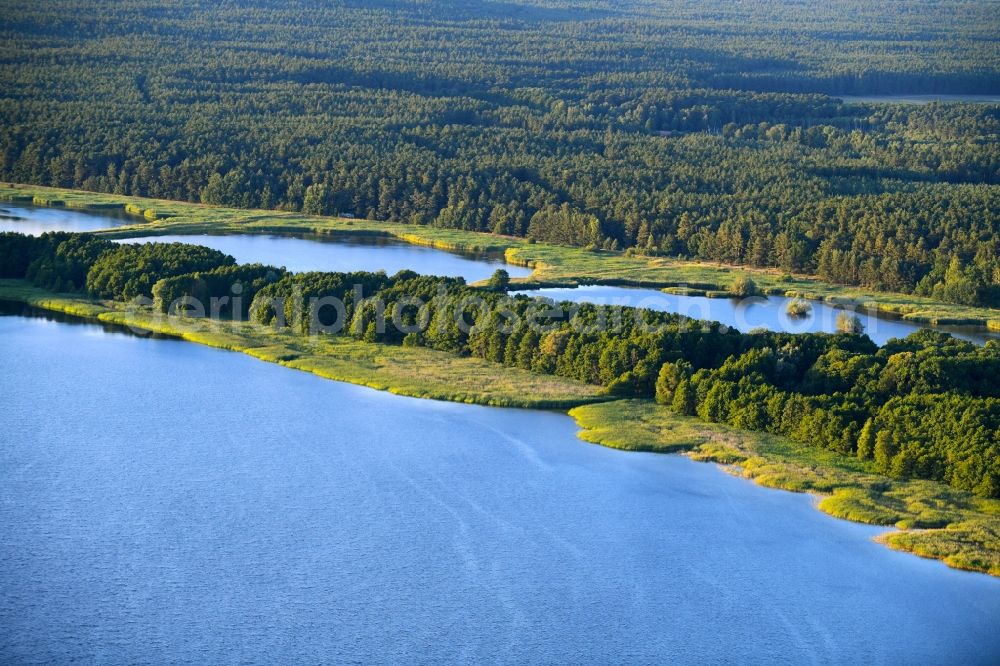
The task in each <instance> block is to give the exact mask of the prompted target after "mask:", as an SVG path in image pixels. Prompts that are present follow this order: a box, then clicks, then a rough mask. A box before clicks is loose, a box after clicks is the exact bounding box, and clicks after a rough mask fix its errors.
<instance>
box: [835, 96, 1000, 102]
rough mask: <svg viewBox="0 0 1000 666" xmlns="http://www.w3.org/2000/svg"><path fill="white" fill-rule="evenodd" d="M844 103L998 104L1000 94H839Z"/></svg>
mask: <svg viewBox="0 0 1000 666" xmlns="http://www.w3.org/2000/svg"><path fill="white" fill-rule="evenodd" d="M839 97H840V99H842V100H843V101H844V103H845V104H930V103H931V102H942V103H952V102H961V103H965V104H1000V95H839Z"/></svg>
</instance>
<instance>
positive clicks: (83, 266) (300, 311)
mask: <svg viewBox="0 0 1000 666" xmlns="http://www.w3.org/2000/svg"><path fill="white" fill-rule="evenodd" d="M0 267H2V269H0V270H2V274H0V278H4V281H3V282H2V283H0V297H2V298H5V299H13V300H20V301H23V302H27V303H30V304H33V305H36V306H39V307H44V308H49V309H54V310H60V311H63V312H67V313H70V314H75V315H79V316H86V317H96V318H97V319H99V320H101V321H106V322H110V323H117V324H122V325H127V326H132V327H140V328H144V329H148V330H153V331H157V332H161V333H166V334H171V335H177V336H180V337H183V338H185V339H188V340H192V341H195V342H201V343H204V344H209V345H213V346H216V347H222V348H227V349H233V350H238V351H243V352H245V353H248V354H251V355H254V356H256V357H258V358H261V359H264V360H269V361H273V362H278V363H282V364H284V365H288V366H290V367H293V368H298V369H303V370H308V371H311V372H315V373H316V374H319V375H322V376H325V377H329V378H333V379H338V380H343V381H351V382H355V383H361V384H365V385H368V386H373V387H375V388H381V389H386V390H392V391H395V392H398V393H404V394H407V395H413V396H419V397H433V398H441V399H447V400H458V401H463V402H478V403H481V404H488V405H497V406H520V407H535V408H561V409H566V408H571V407H577V410H576V411H575V412H573V414H574V416H576V417H577V418H578V419H580V420H581V424H582V425H583V426H584V427H585V428H586V430H585V433H584V437H585V438H586V439H588V440H590V441H597V442H599V443H602V444H606V445H609V446H616V447H618V448H630V449H645V450H661V451H672V450H689V451H690V453H691V455H693V456H695V457H698V458H701V459H708V460H714V461H717V462H721V463H726V464H738V465H739V466H740V469H741V470H742V473H744V474H746V475H748V476H750V477H751V478H754V479H756V480H758V481H759V482H761V483H765V484H767V485H773V486H776V487H782V488H787V489H791V490H808V491H817V492H823V493H830V497H828V498H827V499H825V500H823V502H822V503H821V508H823V509H824V510H826V511H828V512H830V513H833V514H834V515H838V516H841V517H845V518H850V519H853V520H861V521H864V522H871V523H874V524H894V525H897V526H899V527H903V528H906V529H918V528H919V529H927V530H928V531H926V532H904V533H893V534H890V535H888V536H886V537H885V540H886V542H887V543H888V544H889V545H891V546H893V547H897V548H902V549H906V550H910V551H913V552H916V553H918V554H924V555H931V556H934V557H940V558H942V559H945V560H946V561H947V562H948V563H949V564H952V565H953V566H960V567H963V568H969V569H976V570H981V571H986V572H990V573H993V574H998V573H1000V565H998V559H997V558H998V553H1000V548H998V544H997V538H996V535H997V534H998V526H997V522H996V521H997V520H1000V502H998V501H997V498H998V497H1000V443H998V441H997V433H998V432H1000V387H998V386H997V385H996V382H995V381H994V380H995V377H997V376H1000V345H998V344H997V343H995V342H991V343H989V344H987V345H986V346H985V347H976V346H975V345H972V344H971V343H966V342H963V341H960V340H956V339H954V338H951V337H950V336H947V335H944V334H939V333H935V332H931V331H921V332H919V333H915V334H913V335H911V336H910V337H908V338H906V339H905V340H899V341H894V342H891V343H890V344H888V345H886V346H885V347H883V348H881V349H878V348H876V347H875V345H874V344H873V343H872V342H871V341H870V340H869V339H868V338H867V337H865V336H864V335H862V334H858V333H853V332H846V333H842V334H837V335H828V334H813V335H789V334H782V333H765V332H760V333H753V334H741V333H738V332H736V331H734V330H730V329H725V328H723V327H720V326H719V325H718V324H712V323H706V322H697V321H693V320H689V319H685V318H684V317H680V316H678V315H671V314H665V313H656V312H650V311H646V310H638V309H633V308H627V307H613V308H604V307H601V306H593V305H579V304H571V303H561V304H560V303H554V302H552V301H548V300H546V299H532V298H526V297H523V296H520V297H517V298H510V297H509V296H508V295H507V294H506V293H504V291H503V287H504V286H506V284H507V280H505V279H504V276H503V275H502V273H498V275H497V276H495V278H494V279H493V280H491V281H490V282H489V283H488V284H485V285H482V286H479V287H471V286H469V285H466V284H465V283H464V281H463V280H461V279H456V278H439V277H433V276H419V275H417V274H415V273H413V272H410V271H402V272H400V273H398V274H396V275H394V276H387V275H386V274H384V273H366V272H357V273H299V274H294V273H289V272H286V271H284V270H282V269H279V268H275V267H271V266H262V265H237V264H236V262H235V261H234V260H233V258H232V257H229V256H227V255H225V254H223V253H221V252H217V251H215V250H210V249H208V248H203V247H199V246H193V245H183V244H176V243H175V244H164V243H149V244H145V245H118V244H115V243H112V242H110V241H108V240H106V239H104V238H101V237H98V236H94V235H87V234H68V233H53V234H46V235H43V236H41V237H39V238H33V237H29V236H24V235H20V234H12V233H7V234H2V235H0ZM612 399H614V400H615V401H614V402H607V401H609V400H612ZM600 402H605V403H606V404H594V405H590V406H587V405H588V403H600Z"/></svg>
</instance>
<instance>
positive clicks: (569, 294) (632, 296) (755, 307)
mask: <svg viewBox="0 0 1000 666" xmlns="http://www.w3.org/2000/svg"><path fill="white" fill-rule="evenodd" d="M512 293H513V294H524V295H526V296H544V297H546V298H551V299H553V300H555V301H571V302H574V303H597V304H599V305H627V306H631V307H642V308H647V309H650V310H656V311H658V312H672V313H675V314H682V315H685V316H687V317H691V318H693V319H705V320H709V321H718V322H721V323H723V324H725V325H726V326H730V327H732V328H735V329H737V330H739V331H743V332H747V331H751V330H753V329H755V328H766V329H767V330H770V331H782V332H786V333H821V332H825V333H834V332H836V330H837V316H838V315H839V314H840V313H842V312H844V310H842V309H838V308H835V307H832V306H830V305H827V304H825V303H821V302H818V301H808V303H809V305H810V306H811V311H810V312H809V314H808V315H807V316H805V317H792V316H790V315H789V314H788V312H787V310H786V308H787V306H788V302H789V301H790V300H792V299H789V298H786V297H784V296H766V297H761V296H755V297H752V298H747V299H731V298H706V297H704V296H676V295H673V294H665V293H663V292H662V291H659V290H657V289H636V288H631V287H609V286H601V285H593V286H583V287H576V288H548V289H537V290H533V291H521V292H512ZM855 314H856V315H857V317H858V318H859V319H860V320H861V323H862V324H863V325H864V327H865V333H866V334H867V335H868V336H869V337H870V338H871V339H872V341H874V342H875V344H878V345H884V344H885V343H886V342H888V341H889V340H890V339H891V338H903V337H906V336H907V335H909V334H910V333H913V332H914V331H918V330H920V329H922V328H929V329H932V330H937V331H943V332H946V333H951V334H952V335H954V336H956V337H959V338H962V339H964V340H970V341H972V342H975V343H976V344H986V341H987V340H995V339H1000V334H998V333H993V332H991V331H986V330H984V329H981V328H975V327H968V326H930V325H926V324H919V323H916V322H909V321H903V320H900V319H888V318H884V317H876V316H874V315H872V314H869V313H868V312H867V311H864V310H859V311H858V312H856V313H855Z"/></svg>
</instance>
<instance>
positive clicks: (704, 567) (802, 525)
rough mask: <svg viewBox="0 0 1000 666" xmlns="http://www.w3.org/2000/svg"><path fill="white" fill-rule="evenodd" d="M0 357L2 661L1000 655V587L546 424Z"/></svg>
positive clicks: (786, 505)
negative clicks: (999, 626)
mask: <svg viewBox="0 0 1000 666" xmlns="http://www.w3.org/2000/svg"><path fill="white" fill-rule="evenodd" d="M0 358H2V359H3V362H2V363H0V385H2V386H3V387H4V394H5V395H4V402H5V404H4V409H3V410H2V411H0V432H2V433H3V436H2V437H0V489H2V490H0V493H2V501H0V534H2V535H3V537H2V539H0V662H4V663H40V662H48V663H51V662H55V663H70V662H73V661H83V662H100V663H167V662H170V663H176V662H186V663H191V662H194V663H222V662H225V663H236V662H239V663H331V662H334V663H336V662H372V661H376V662H392V663H398V662H404V663H479V662H484V661H485V662H510V663H625V662H627V663H671V662H676V661H682V662H708V663H721V662H744V663H806V662H809V663H845V664H846V663H868V664H896V663H941V664H943V663H962V664H989V663H994V664H995V663H997V659H998V658H1000V632H997V631H996V621H997V618H998V617H1000V580H998V579H995V578H991V577H988V576H985V575H981V574H973V573H968V572H960V571H955V570H952V569H948V568H947V567H946V566H945V565H944V564H942V563H940V562H936V561H932V560H925V559H921V558H918V557H915V556H912V555H908V554H904V553H899V552H895V551H892V550H890V549H888V548H885V547H883V546H881V545H879V544H877V543H875V542H873V541H872V537H873V536H874V535H876V534H877V533H878V532H880V529H877V528H872V527H868V526H864V525H858V524H854V523H849V522H846V521H841V520H836V519H833V518H830V517H829V516H826V515H824V514H822V513H820V512H819V511H817V510H816V509H815V507H814V506H813V504H814V499H813V498H811V497H809V496H807V495H798V494H792V493H786V492H781V491H775V490H769V489H765V488H762V487H760V486H756V485H754V484H752V483H750V482H749V481H746V480H744V479H742V478H738V477H736V476H732V475H729V474H726V473H724V472H722V471H720V470H719V469H718V468H716V467H715V466H713V465H707V464H702V463H695V462H692V461H690V460H688V459H686V458H683V457H679V456H667V455H655V454H645V453H627V452H622V451H615V450H611V449H606V448H602V447H598V446H594V445H589V444H585V443H583V442H581V441H580V440H579V439H577V437H576V430H577V429H576V427H575V425H574V423H573V421H572V420H571V419H569V417H566V416H564V415H561V414H558V413H550V412H533V411H522V410H503V409H495V408H485V407H475V406H468V405H458V404H449V403H439V402H432V401H426V400H415V399H409V398H403V397H399V396H394V395H391V394H388V393H379V392H376V391H372V390H369V389H364V388H360V387H354V386H350V385H346V384H339V383H335V382H330V381H326V380H322V379H320V378H318V377H315V376H312V375H309V374H306V373H301V372H295V371H292V370H289V369H286V368H282V367H280V366H277V365H271V364H266V363H262V362H260V361H257V360H254V359H252V358H250V357H247V356H243V355H240V354H236V353H230V352H225V351H221V350H216V349H210V348H207V347H203V346H199V345H195V344H189V343H184V342H179V341H175V340H153V339H146V338H140V337H135V336H125V335H122V334H120V333H116V332H112V331H109V330H108V329H106V328H102V327H100V326H96V325H92V324H76V325H70V324H67V323H64V322H60V321H54V320H52V319H51V318H45V317H28V316H23V315H20V314H19V315H14V316H0Z"/></svg>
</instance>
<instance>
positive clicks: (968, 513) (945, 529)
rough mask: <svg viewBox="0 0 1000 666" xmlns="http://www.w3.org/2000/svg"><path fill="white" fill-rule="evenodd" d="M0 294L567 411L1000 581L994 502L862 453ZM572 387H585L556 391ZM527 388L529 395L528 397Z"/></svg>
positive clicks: (348, 351) (206, 327) (221, 343)
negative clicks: (810, 497)
mask: <svg viewBox="0 0 1000 666" xmlns="http://www.w3.org/2000/svg"><path fill="white" fill-rule="evenodd" d="M0 300H7V301H15V302H20V303H24V304H25V305H28V306H32V307H36V308H40V309H44V310H49V311H52V312H58V313H62V314H66V315H70V316H73V317H78V318H82V319H86V320H91V321H96V322H102V323H107V324H113V325H117V326H121V327H125V328H132V329H143V330H148V331H152V332H154V333H158V334H161V335H166V336H169V337H174V338H177V339H180V340H184V341H186V342H194V343H199V344H204V345H206V346H210V347H216V348H219V349H226V350H229V351H235V352H240V353H244V354H247V355H249V356H252V357H254V358H256V359H258V360H262V361H268V362H272V363H276V364H278V365H282V366H285V367H288V368H291V369H294V370H302V371H306V372H311V373H312V374H315V375H317V376H319V377H322V378H324V379H329V380H333V381H341V382H345V383H351V384H355V385H360V386H366V387H368V388H372V389H375V390H381V391H387V392H390V393H394V394H396V395H403V396H407V397H412V398H423V399H433V400H445V401H449V402H458V403H465V404H478V405H482V406H488V407H512V408H521V409H539V410H557V411H561V412H565V413H567V414H568V416H570V417H571V418H573V419H574V421H575V422H576V424H577V426H578V427H579V428H580V432H579V433H578V435H577V436H578V438H579V439H580V440H581V441H584V442H588V443H592V444H598V445H601V446H606V447H608V448H615V449H619V450H624V451H646V452H652V453H679V454H682V455H685V456H687V457H689V458H691V459H692V460H695V461H698V462H713V463H716V464H718V465H720V466H721V467H722V468H723V470H724V471H727V472H729V473H735V474H737V475H738V476H741V477H743V478H746V479H749V480H751V481H753V482H755V483H757V484H759V485H762V486H765V487H769V488H773V489H779V490H786V491H791V492H809V493H815V494H817V495H818V496H820V497H819V501H818V502H816V503H815V506H816V507H817V508H818V509H819V510H821V511H823V512H824V513H826V514H828V515H830V516H833V517H835V518H839V519H843V520H851V521H853V522H859V523H864V524H870V525H880V526H895V527H896V528H897V531H891V532H887V533H884V534H881V535H879V536H878V537H876V540H877V541H878V542H879V543H882V544H883V545H886V546H888V547H890V548H893V549H896V550H901V551H904V552H909V553H911V554H915V555H918V556H921V557H927V558H930V559H938V560H942V561H943V562H944V563H945V564H947V565H948V566H950V567H953V568H956V569H963V570H969V571H976V572H981V573H986V574H988V575H992V576H997V577H1000V501H998V500H985V499H980V498H975V497H973V496H971V495H970V494H969V493H964V492H962V491H957V490H954V489H951V488H948V487H947V486H944V485H943V484H938V483H935V482H932V481H916V480H896V479H889V478H887V477H883V476H880V475H877V474H874V473H872V472H870V471H868V470H866V469H865V468H864V466H863V464H862V463H861V462H860V461H856V460H853V459H847V458H846V457H843V456H838V455H837V454H833V453H832V452H829V451H824V450H817V449H808V448H807V447H804V446H802V445H796V444H794V443H792V442H790V441H788V440H785V439H784V438H781V437H778V436H775V435H771V434H767V433H755V432H745V431H739V430H735V429H733V428H730V427H728V426H724V425H720V424H716V423H708V422H704V421H701V420H699V419H697V418H694V417H683V416H678V415H676V414H673V413H672V412H669V411H668V410H667V409H666V408H663V407H660V406H658V405H656V404H655V403H653V402H652V401H650V400H626V399H620V398H617V399H616V398H614V397H613V396H608V395H606V394H604V393H603V392H602V391H600V390H599V389H598V387H595V386H591V385H587V384H582V383H580V382H574V381H571V380H563V379H561V378H556V377H550V376H548V375H536V374H534V373H530V372H527V371H523V370H522V371H518V370H517V369H513V368H507V367H505V366H498V365H496V364H492V363H489V362H485V361H479V360H477V359H470V358H460V357H454V356H451V355H450V354H446V353H444V352H436V351H433V350H428V349H423V348H406V347H396V346H389V345H381V344H377V343H364V342H357V341H354V340H349V339H340V338H341V336H331V339H324V340H322V341H319V342H317V341H311V340H306V341H305V342H303V340H302V339H301V336H294V335H292V334H284V333H281V332H276V331H274V330H273V329H267V328H265V327H257V326H256V325H253V324H248V323H246V322H211V321H206V320H200V319H191V320H186V319H181V318H177V317H170V316H167V315H152V314H145V313H139V312H134V311H133V312H129V311H127V310H125V309H124V308H125V306H124V305H120V304H119V307H115V306H114V305H112V304H103V303H100V302H96V301H93V300H90V299H87V298H84V297H80V296H78V295H73V294H56V293H53V292H49V291H46V290H43V289H39V288H37V287H34V286H32V285H30V284H29V283H27V282H25V281H23V280H0ZM375 358H379V359H383V360H384V359H386V358H388V359H389V362H388V363H383V364H382V365H381V366H378V364H377V363H375V364H374V365H373V359H375ZM414 363H417V364H418V365H420V364H422V365H420V368H421V370H422V372H418V373H417V375H416V377H414V376H412V374H410V373H411V372H412V367H411V366H412V365H413V364H414ZM472 366H476V367H475V368H473V367H472ZM407 371H410V372H407ZM482 372H493V373H499V374H502V375H504V376H505V377H506V378H507V379H509V380H513V386H512V387H511V388H510V390H509V392H506V393H505V392H502V391H501V392H500V393H498V394H495V395H489V394H484V393H482V392H478V393H477V392H476V391H474V390H472V389H471V388H460V389H459V390H456V388H455V384H454V382H455V381H457V380H458V378H459V376H464V377H466V378H468V377H469V376H470V375H471V376H473V377H475V379H476V381H475V385H476V386H479V387H481V386H483V385H484V384H489V383H490V382H489V381H484V380H483V375H482V374H477V373H482ZM379 373H381V374H379ZM394 373H395V374H394ZM435 373H437V374H435ZM512 375H513V376H512ZM373 376H374V377H379V379H373ZM524 382H527V386H525V384H524ZM444 387H447V388H444ZM544 390H549V391H551V392H552V393H551V394H549V395H548V396H542V397H538V396H537V392H538V391H544ZM570 390H572V391H578V392H580V393H579V394H576V395H573V396H567V395H561V396H560V395H558V392H559V391H570ZM533 395H534V396H535V397H534V399H527V400H526V399H525V397H526V396H527V397H529V398H530V397H531V396H533ZM623 414H624V415H625V416H624V417H623ZM977 539H978V541H977Z"/></svg>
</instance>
